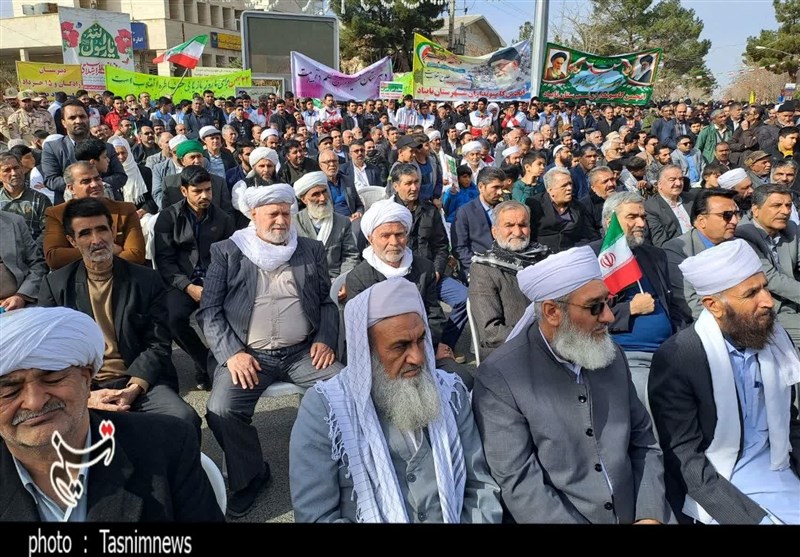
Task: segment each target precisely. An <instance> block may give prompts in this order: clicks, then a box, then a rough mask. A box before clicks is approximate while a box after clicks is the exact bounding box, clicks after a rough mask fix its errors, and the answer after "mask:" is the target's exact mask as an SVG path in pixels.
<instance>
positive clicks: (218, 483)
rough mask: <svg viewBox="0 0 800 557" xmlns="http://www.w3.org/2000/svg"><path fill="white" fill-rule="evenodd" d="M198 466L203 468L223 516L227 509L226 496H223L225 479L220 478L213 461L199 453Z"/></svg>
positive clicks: (220, 474) (220, 473)
mask: <svg viewBox="0 0 800 557" xmlns="http://www.w3.org/2000/svg"><path fill="white" fill-rule="evenodd" d="M200 465H201V466H202V467H203V471H204V472H205V473H206V476H208V481H209V482H211V489H213V490H214V497H216V498H217V505H219V508H220V510H221V511H222V514H225V511H226V510H227V509H228V496H227V495H226V494H225V478H223V477H222V472H220V471H219V468H217V465H216V464H214V461H213V460H211V458H209V457H208V455H206V454H205V453H200Z"/></svg>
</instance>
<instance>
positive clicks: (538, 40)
mask: <svg viewBox="0 0 800 557" xmlns="http://www.w3.org/2000/svg"><path fill="white" fill-rule="evenodd" d="M549 12H550V0H536V7H535V12H534V17H533V37H531V99H532V98H533V97H537V96H539V89H540V88H541V86H542V70H543V69H544V64H545V60H544V57H545V54H546V52H545V50H546V49H547V31H548V25H547V24H548V17H549Z"/></svg>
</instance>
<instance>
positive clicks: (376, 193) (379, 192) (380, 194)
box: [356, 186, 386, 211]
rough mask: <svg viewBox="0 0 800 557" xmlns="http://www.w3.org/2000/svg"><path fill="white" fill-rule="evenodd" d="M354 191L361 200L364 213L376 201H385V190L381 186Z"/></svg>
mask: <svg viewBox="0 0 800 557" xmlns="http://www.w3.org/2000/svg"><path fill="white" fill-rule="evenodd" d="M356 191H357V193H358V196H359V197H360V198H361V202H362V203H363V204H364V210H365V211H366V210H367V209H369V208H370V206H371V205H372V204H373V203H375V202H376V201H380V200H381V199H386V188H383V187H381V186H364V187H361V188H358V190H356Z"/></svg>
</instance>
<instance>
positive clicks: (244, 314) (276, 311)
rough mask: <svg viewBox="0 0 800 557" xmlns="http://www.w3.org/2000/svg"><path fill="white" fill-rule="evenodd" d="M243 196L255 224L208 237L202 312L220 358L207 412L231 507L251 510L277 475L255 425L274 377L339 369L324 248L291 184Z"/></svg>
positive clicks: (307, 376)
mask: <svg viewBox="0 0 800 557" xmlns="http://www.w3.org/2000/svg"><path fill="white" fill-rule="evenodd" d="M244 198H245V199H244V200H245V202H246V203H247V207H248V208H249V212H250V217H251V218H252V220H253V226H248V227H247V228H245V229H243V230H237V231H236V232H234V234H233V235H232V236H231V237H230V239H228V240H223V241H221V242H217V243H216V244H214V245H212V246H211V264H210V265H209V267H208V272H207V273H206V277H205V282H204V288H203V297H202V299H201V301H200V311H199V312H198V314H197V320H198V322H200V324H201V325H202V327H203V331H204V332H205V335H206V338H207V339H208V343H209V346H210V347H211V350H212V351H213V352H214V356H215V357H216V360H217V362H219V365H218V366H217V368H216V371H215V373H214V382H213V388H212V390H211V396H210V397H209V399H208V413H207V414H206V420H207V421H208V427H209V428H210V429H211V431H212V432H213V433H214V437H215V438H216V440H217V442H218V443H219V444H220V446H221V447H222V450H223V451H224V452H225V457H226V459H227V460H226V464H227V469H228V483H229V486H230V489H231V491H232V492H233V493H232V495H231V497H230V498H229V499H228V514H230V515H231V516H233V517H241V516H244V515H245V514H247V512H248V511H249V510H250V508H251V507H252V505H253V503H254V502H255V500H256V498H257V497H258V494H259V493H260V492H261V490H262V489H263V488H264V487H266V485H267V484H268V483H269V481H270V478H271V473H270V468H269V465H268V464H267V463H266V462H265V461H264V460H263V456H262V453H261V443H260V442H259V439H258V431H257V430H256V428H255V427H254V426H253V425H252V418H253V414H254V412H255V406H256V402H258V399H259V397H260V396H261V394H262V393H263V392H264V390H265V389H266V388H267V387H269V386H270V385H271V384H272V383H274V382H275V381H290V382H292V383H295V384H296V385H300V386H302V387H310V386H311V385H313V384H314V383H315V382H316V381H321V380H324V379H329V378H330V377H333V376H334V375H335V374H336V373H338V372H339V370H341V369H342V365H341V364H340V363H338V362H336V354H335V353H334V347H335V346H336V345H337V340H338V335H339V311H338V310H337V308H336V304H334V302H333V300H331V299H330V288H331V281H330V278H329V277H328V265H327V262H326V259H325V248H324V247H323V246H322V244H321V243H320V242H318V241H317V240H311V239H309V238H298V237H297V231H296V230H295V228H294V227H293V226H292V217H291V213H292V204H293V203H294V202H295V197H294V189H292V186H290V185H288V184H275V185H272V186H258V187H253V188H247V189H246V191H245V193H244Z"/></svg>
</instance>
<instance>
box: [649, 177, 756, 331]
mask: <svg viewBox="0 0 800 557" xmlns="http://www.w3.org/2000/svg"><path fill="white" fill-rule="evenodd" d="M734 197H736V192H735V191H731V190H723V189H701V190H700V191H698V193H697V196H696V197H695V199H694V201H693V203H692V210H691V219H692V229H691V230H689V231H688V232H686V233H684V234H681V235H680V236H678V237H677V238H673V239H672V240H670V241H668V242H666V243H665V244H664V245H663V246H662V249H663V250H664V251H665V252H666V254H667V263H668V265H669V280H670V284H671V290H672V302H673V307H674V309H675V312H674V314H673V321H674V322H675V323H676V326H677V328H678V329H682V328H684V327H687V326H688V325H690V324H691V323H693V322H694V321H695V320H696V319H697V318H698V317H699V316H700V312H701V311H703V304H702V303H701V302H700V296H698V295H697V292H696V291H695V289H694V287H693V286H692V285H691V283H689V282H688V281H687V280H685V279H684V278H683V273H682V272H681V270H680V268H679V265H680V264H681V263H683V261H684V260H685V259H686V258H687V257H693V256H695V255H697V254H698V253H701V252H703V251H705V250H707V249H708V248H711V247H713V246H716V245H719V244H721V243H722V242H725V241H727V240H730V239H731V238H733V235H734V232H735V231H736V226H737V225H738V224H739V221H740V220H741V217H742V213H741V211H740V210H739V207H737V206H736V201H734Z"/></svg>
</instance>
